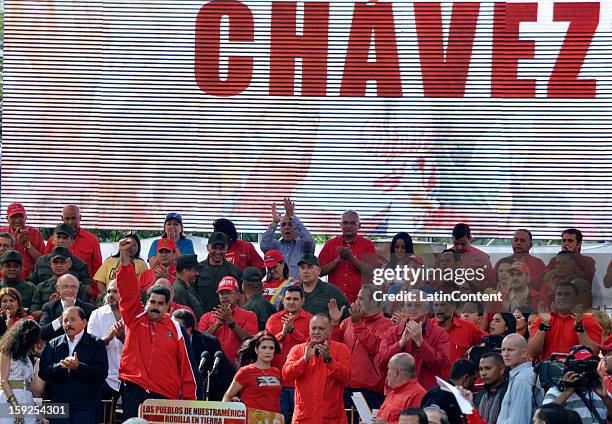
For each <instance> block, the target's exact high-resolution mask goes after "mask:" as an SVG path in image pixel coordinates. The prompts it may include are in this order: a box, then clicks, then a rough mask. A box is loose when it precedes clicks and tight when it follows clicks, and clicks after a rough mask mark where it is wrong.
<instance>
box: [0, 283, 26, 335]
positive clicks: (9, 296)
mask: <svg viewBox="0 0 612 424" xmlns="http://www.w3.org/2000/svg"><path fill="white" fill-rule="evenodd" d="M0 316H1V317H2V319H3V320H4V322H5V323H6V328H7V329H9V328H11V327H12V326H13V325H15V323H16V322H17V321H19V320H20V319H22V318H30V319H32V317H31V316H30V315H28V313H27V312H26V311H25V309H23V307H22V306H21V294H20V293H19V290H17V289H16V288H14V287H3V288H2V289H0Z"/></svg>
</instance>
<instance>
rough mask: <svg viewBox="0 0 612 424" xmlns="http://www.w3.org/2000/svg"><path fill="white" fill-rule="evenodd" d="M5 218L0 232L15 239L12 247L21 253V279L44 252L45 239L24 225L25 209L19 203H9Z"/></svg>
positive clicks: (29, 272)
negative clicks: (6, 222) (5, 221)
mask: <svg viewBox="0 0 612 424" xmlns="http://www.w3.org/2000/svg"><path fill="white" fill-rule="evenodd" d="M6 219H7V221H8V225H5V226H4V227H2V228H0V232H7V233H9V234H10V235H11V236H12V237H13V239H14V240H15V246H14V247H13V249H14V250H16V251H18V252H19V253H21V258H22V260H23V267H22V269H21V279H22V280H25V279H26V278H28V277H29V276H30V274H31V273H32V269H33V268H34V264H35V263H36V260H37V259H38V258H39V257H40V256H41V255H42V254H43V253H44V251H45V240H44V239H43V236H42V234H41V233H40V231H38V230H37V229H36V228H34V227H30V226H29V225H26V220H27V215H26V210H25V208H24V207H23V205H22V204H21V203H11V204H10V205H9V206H8V208H7V209H6Z"/></svg>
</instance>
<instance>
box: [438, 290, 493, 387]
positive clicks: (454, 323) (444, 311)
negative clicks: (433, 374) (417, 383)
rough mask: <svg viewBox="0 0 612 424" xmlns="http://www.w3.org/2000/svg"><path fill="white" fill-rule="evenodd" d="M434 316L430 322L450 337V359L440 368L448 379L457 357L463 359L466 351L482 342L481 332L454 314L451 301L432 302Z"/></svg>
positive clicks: (453, 306)
mask: <svg viewBox="0 0 612 424" xmlns="http://www.w3.org/2000/svg"><path fill="white" fill-rule="evenodd" d="M433 307H434V315H435V316H434V318H432V320H431V322H432V323H433V324H434V325H436V326H439V327H441V328H443V329H444V330H446V332H447V333H448V336H449V337H450V361H449V363H448V364H447V365H446V367H445V368H444V369H443V370H442V373H441V376H442V378H445V379H448V377H449V375H450V367H451V364H453V363H454V362H455V361H456V360H457V359H464V358H465V354H466V352H467V351H468V350H469V349H470V348H471V347H472V346H477V345H479V344H480V343H481V342H482V337H483V333H482V332H481V331H480V330H479V329H478V328H477V327H476V326H475V325H474V324H472V323H471V322H470V321H464V320H462V319H460V318H459V317H458V316H456V315H455V307H456V305H455V304H454V303H452V302H446V301H436V302H434V305H433Z"/></svg>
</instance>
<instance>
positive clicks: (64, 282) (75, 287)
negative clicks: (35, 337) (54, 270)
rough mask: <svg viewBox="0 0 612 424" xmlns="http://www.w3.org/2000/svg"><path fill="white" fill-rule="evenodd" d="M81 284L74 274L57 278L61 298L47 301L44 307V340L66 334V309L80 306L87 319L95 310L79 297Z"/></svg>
mask: <svg viewBox="0 0 612 424" xmlns="http://www.w3.org/2000/svg"><path fill="white" fill-rule="evenodd" d="M79 286H80V283H79V280H77V279H76V277H75V276H74V275H72V274H65V275H62V276H61V277H60V278H58V279H57V284H56V289H57V293H58V294H59V299H57V300H52V301H51V302H47V303H45V304H44V305H43V308H42V310H43V314H42V317H41V318H40V326H41V328H42V331H41V338H42V339H43V340H44V341H49V340H51V339H54V338H55V337H58V336H61V335H62V334H64V329H63V328H62V318H61V317H62V312H64V310H65V309H67V308H69V307H71V306H78V307H80V308H81V309H83V311H85V317H86V319H89V316H90V315H91V313H92V312H93V310H94V309H96V307H95V306H93V305H90V304H89V303H85V302H83V301H82V300H79V299H77V295H78V293H79Z"/></svg>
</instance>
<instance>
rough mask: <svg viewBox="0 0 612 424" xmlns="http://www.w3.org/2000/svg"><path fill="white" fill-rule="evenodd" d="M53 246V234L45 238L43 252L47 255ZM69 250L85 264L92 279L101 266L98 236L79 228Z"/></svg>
mask: <svg viewBox="0 0 612 424" xmlns="http://www.w3.org/2000/svg"><path fill="white" fill-rule="evenodd" d="M54 248H55V244H54V243H53V236H51V237H49V240H47V246H46V247H45V253H44V254H45V255H48V254H49V253H51V251H52V250H53V249H54ZM70 251H71V252H72V254H73V255H74V256H76V257H77V258H79V259H81V260H82V261H83V262H85V263H86V264H87V269H88V270H89V276H90V277H91V279H92V280H93V277H94V275H96V271H97V270H98V268H100V267H101V266H102V253H101V251H100V241H99V240H98V237H96V236H95V235H93V234H92V233H90V232H89V231H85V230H84V229H82V228H79V232H78V233H77V235H76V237H75V238H74V241H73V242H72V246H70Z"/></svg>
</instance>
